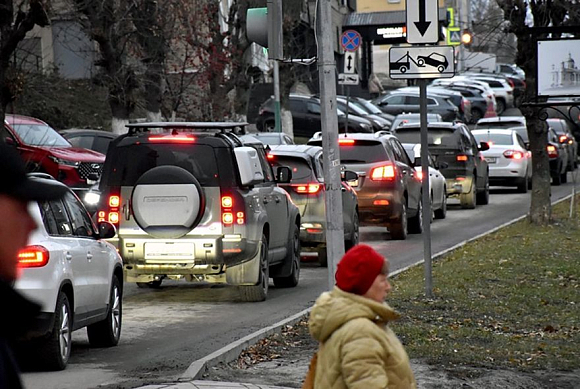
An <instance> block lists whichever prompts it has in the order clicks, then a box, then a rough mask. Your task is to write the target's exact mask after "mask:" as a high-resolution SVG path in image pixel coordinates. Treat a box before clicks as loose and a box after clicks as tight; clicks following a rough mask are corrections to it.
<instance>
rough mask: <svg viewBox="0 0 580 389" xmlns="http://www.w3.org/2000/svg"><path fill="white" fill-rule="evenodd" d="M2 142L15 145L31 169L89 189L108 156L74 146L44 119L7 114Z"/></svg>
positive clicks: (71, 184)
mask: <svg viewBox="0 0 580 389" xmlns="http://www.w3.org/2000/svg"><path fill="white" fill-rule="evenodd" d="M0 141H2V142H5V143H6V144H8V145H11V146H14V147H15V148H16V149H17V150H18V151H19V153H20V155H21V156H22V158H24V160H25V161H26V168H27V170H28V171H29V172H42V173H48V174H50V175H51V176H53V177H54V178H56V179H57V180H59V181H61V182H64V183H65V184H66V185H68V186H69V187H71V188H73V189H75V190H76V189H79V190H80V189H86V188H88V187H90V186H91V185H92V184H94V183H95V182H96V181H97V180H98V179H99V176H100V174H101V171H102V169H103V162H104V161H105V156H104V155H103V154H101V153H97V152H96V151H92V150H88V149H83V148H76V147H73V146H72V145H71V144H70V143H69V142H68V141H67V140H66V139H64V138H63V137H62V136H61V135H60V134H59V133H58V132H56V130H54V129H53V128H52V127H50V126H49V125H48V124H47V123H45V122H43V121H42V120H39V119H35V118H31V117H28V116H22V115H12V114H8V115H6V120H5V122H4V126H3V129H2V131H1V132H0Z"/></svg>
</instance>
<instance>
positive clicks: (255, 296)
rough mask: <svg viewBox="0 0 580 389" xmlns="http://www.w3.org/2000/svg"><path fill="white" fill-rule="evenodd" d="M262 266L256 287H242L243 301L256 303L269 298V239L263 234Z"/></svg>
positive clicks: (261, 242)
mask: <svg viewBox="0 0 580 389" xmlns="http://www.w3.org/2000/svg"><path fill="white" fill-rule="evenodd" d="M259 256H260V266H259V272H260V274H259V275H258V283H257V284H256V285H242V286H240V287H239V288H240V296H241V298H242V300H243V301H247V302H256V301H264V300H266V297H267V296H268V283H269V282H270V266H269V263H268V238H266V235H264V234H262V240H260V253H259Z"/></svg>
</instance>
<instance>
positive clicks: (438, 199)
mask: <svg viewBox="0 0 580 389" xmlns="http://www.w3.org/2000/svg"><path fill="white" fill-rule="evenodd" d="M403 147H404V148H405V151H406V152H407V155H408V156H409V158H411V160H412V161H413V163H414V164H415V170H417V172H419V173H420V176H421V179H425V174H423V167H422V166H421V144H420V143H403ZM427 161H428V163H429V191H430V199H431V213H432V215H433V218H435V219H445V217H446V216H447V187H446V185H447V184H446V182H445V176H444V175H443V173H441V172H440V171H439V167H440V166H439V165H438V164H437V163H436V162H435V161H434V160H433V157H432V156H431V154H430V153H429V152H428V151H427ZM441 167H447V164H446V163H444V162H442V165H441Z"/></svg>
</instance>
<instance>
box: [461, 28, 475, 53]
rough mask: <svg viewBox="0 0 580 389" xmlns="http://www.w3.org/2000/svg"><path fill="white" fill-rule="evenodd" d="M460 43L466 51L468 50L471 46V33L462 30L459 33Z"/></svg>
mask: <svg viewBox="0 0 580 389" xmlns="http://www.w3.org/2000/svg"><path fill="white" fill-rule="evenodd" d="M461 43H462V44H463V46H464V47H465V48H466V49H469V48H470V47H471V44H472V43H473V34H472V33H471V31H469V30H463V32H462V33H461Z"/></svg>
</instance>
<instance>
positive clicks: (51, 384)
mask: <svg viewBox="0 0 580 389" xmlns="http://www.w3.org/2000/svg"><path fill="white" fill-rule="evenodd" d="M569 181H572V180H571V177H570V179H569ZM571 191H572V184H571V183H568V184H564V185H561V186H559V187H552V198H553V200H554V201H556V200H558V199H560V198H562V197H565V196H567V195H569V194H570V193H571ZM491 193H492V194H491V198H490V204H489V205H486V206H479V207H477V208H476V209H474V210H464V209H461V208H460V207H459V205H458V202H456V203H455V204H454V200H450V205H449V209H448V213H447V218H446V219H444V220H435V221H434V222H433V224H431V235H432V252H433V253H434V254H435V253H437V252H440V251H442V250H444V249H447V248H449V247H452V246H454V245H456V244H458V243H460V242H463V241H465V240H468V239H470V238H472V237H474V236H477V235H479V234H482V233H484V232H486V231H488V230H490V229H493V228H494V227H496V226H499V225H501V224H503V223H506V222H508V221H510V220H513V219H515V218H517V217H519V216H522V215H524V214H526V213H527V212H528V210H529V205H530V195H529V194H527V195H525V194H517V193H516V192H515V189H493V188H492V192H491ZM361 241H362V242H364V243H367V244H370V245H372V246H373V247H375V248H376V249H377V250H378V251H379V252H381V253H382V254H383V255H385V256H386V257H388V258H389V259H390V261H391V270H392V271H394V270H397V269H401V268H404V267H406V266H409V265H411V264H413V263H416V262H418V261H420V260H422V259H423V240H422V237H421V235H410V236H409V238H408V239H407V240H406V241H392V240H390V237H389V234H388V233H387V231H386V229H384V228H376V227H364V228H362V229H361ZM436 282H437V280H435V283H436ZM326 289H327V273H326V269H323V268H319V267H318V266H317V265H315V264H308V263H304V264H303V267H302V272H301V277H300V285H299V286H298V287H297V288H292V289H276V288H274V287H273V286H271V289H270V293H269V295H268V300H267V301H265V302H263V303H243V302H239V301H236V297H237V295H236V290H235V288H233V287H226V286H213V287H212V286H209V285H200V284H192V283H186V282H185V281H184V282H172V281H171V282H164V284H163V287H162V288H161V289H159V290H155V289H138V288H137V287H136V286H135V285H134V284H128V285H127V286H126V289H125V298H124V312H123V332H122V335H121V342H120V344H119V345H118V346H117V347H114V348H110V349H94V348H89V346H88V341H87V338H86V331H85V330H80V331H77V332H75V333H74V334H73V349H72V355H71V358H70V362H69V365H68V367H67V369H66V370H64V371H61V372H38V371H30V372H25V373H24V375H23V377H24V382H25V385H26V387H27V388H28V389H53V388H54V389H57V388H58V389H69V388H70V389H73V388H74V389H89V388H96V387H99V388H103V387H105V388H134V387H137V386H141V385H146V384H153V383H161V382H167V381H172V380H175V379H177V378H178V377H179V376H180V375H181V374H182V373H183V372H184V371H185V370H186V369H187V367H188V366H189V365H190V363H191V362H193V361H194V360H197V359H199V358H201V357H204V356H206V355H208V354H210V353H211V352H213V351H216V350H217V349H219V348H221V347H224V346H226V345H227V344H229V343H230V342H232V341H234V340H236V339H239V338H241V337H243V336H246V335H249V334H251V333H252V332H254V331H257V330H259V329H261V328H263V327H266V326H269V325H272V324H274V323H276V322H278V321H280V320H282V319H284V318H286V317H288V316H290V315H292V314H294V313H296V312H299V311H301V310H303V309H305V308H307V307H309V306H311V305H312V303H313V302H314V300H315V299H316V297H317V296H318V295H319V294H320V293H321V292H322V291H324V290H326Z"/></svg>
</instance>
